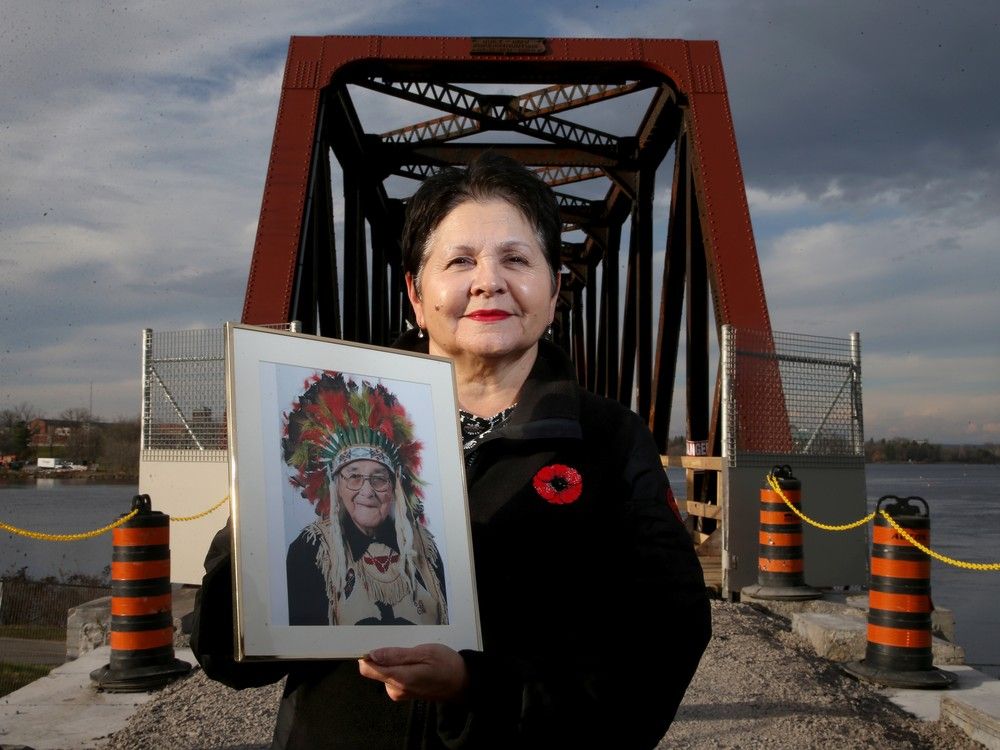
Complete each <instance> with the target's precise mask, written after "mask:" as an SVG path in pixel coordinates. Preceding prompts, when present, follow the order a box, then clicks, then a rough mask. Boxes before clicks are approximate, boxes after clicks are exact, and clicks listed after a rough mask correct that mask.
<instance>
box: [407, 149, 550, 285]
mask: <svg viewBox="0 0 1000 750" xmlns="http://www.w3.org/2000/svg"><path fill="white" fill-rule="evenodd" d="M493 199H500V200H504V201H507V203H509V204H510V205H512V206H514V207H515V208H516V209H517V210H518V211H520V212H521V214H522V215H523V216H524V218H525V219H527V221H528V224H530V225H531V228H532V229H534V230H535V233H536V234H537V235H538V242H539V244H540V245H541V248H542V252H543V253H545V257H546V259H547V260H548V262H549V267H550V268H551V269H552V280H553V283H555V279H556V278H557V277H558V275H559V269H560V267H561V264H562V261H561V259H560V250H561V247H562V242H561V233H562V221H561V219H560V218H559V206H558V204H557V203H556V197H555V195H554V194H553V192H552V189H551V188H550V187H549V186H548V185H546V184H545V183H544V182H543V181H542V179H541V178H540V177H539V176H538V175H537V174H535V173H534V172H532V171H531V170H530V169H527V168H526V167H525V166H524V165H522V164H521V163H520V162H518V161H517V160H515V159H511V158H510V157H509V156H503V155H502V154H497V153H495V152H492V151H485V152H483V153H482V154H480V155H479V156H477V157H476V158H475V159H473V160H472V162H470V163H469V166H468V167H467V168H466V169H455V168H454V167H449V168H447V169H444V170H442V171H440V172H438V173H437V174H435V175H432V176H431V177H428V178H427V179H426V180H424V183H423V184H422V185H421V186H420V187H419V188H418V189H417V192H416V193H414V194H413V197H412V198H410V200H409V202H408V203H407V206H406V223H405V224H404V225H403V237H402V249H403V271H405V272H406V273H409V274H412V275H413V278H414V280H415V281H417V282H419V278H420V271H421V269H422V268H423V260H424V253H425V252H426V250H427V242H428V240H429V239H430V236H431V234H432V233H433V232H434V230H435V229H436V228H437V226H438V224H440V223H441V221H442V220H444V218H445V217H446V216H447V215H448V214H449V213H451V211H452V210H453V209H455V208H456V207H457V206H458V205H459V204H462V203H465V202H466V201H470V200H471V201H488V200H493ZM417 291H418V292H419V291H420V288H419V283H418V284H417Z"/></svg>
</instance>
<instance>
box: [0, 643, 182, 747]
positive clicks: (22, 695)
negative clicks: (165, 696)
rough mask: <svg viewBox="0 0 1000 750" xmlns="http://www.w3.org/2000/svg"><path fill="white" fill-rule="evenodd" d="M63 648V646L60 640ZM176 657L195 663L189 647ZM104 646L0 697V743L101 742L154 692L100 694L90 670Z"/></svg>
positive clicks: (102, 658) (101, 658)
mask: <svg viewBox="0 0 1000 750" xmlns="http://www.w3.org/2000/svg"><path fill="white" fill-rule="evenodd" d="M64 648H65V645H64ZM176 653H177V658H178V659H181V660H183V661H186V662H188V663H190V664H194V663H195V661H194V657H193V656H192V654H191V651H190V650H188V649H177V652H176ZM110 655H111V648H110V647H109V646H103V647H101V648H99V649H96V650H94V651H91V652H90V653H87V654H85V655H83V656H81V657H80V658H79V659H76V660H75V661H71V662H67V663H66V664H63V665H62V666H60V667H56V668H55V669H53V670H52V672H51V673H49V675H48V676H47V677H42V678H41V679H39V680H36V681H35V682H33V683H31V684H30V685H26V686H25V687H23V688H21V689H20V690H17V691H15V692H13V693H10V694H9V695H6V696H4V697H3V698H0V748H5V747H8V746H13V747H19V746H27V747H29V748H32V749H33V750H84V749H87V748H98V747H101V745H102V744H103V742H104V740H105V739H106V738H107V737H108V735H110V734H111V733H112V732H116V731H118V730H119V729H121V728H123V727H124V726H125V724H126V723H127V722H128V719H129V717H130V716H131V715H132V714H133V713H134V712H135V710H136V708H138V707H139V706H140V705H141V704H143V703H145V702H146V701H148V700H150V699H152V698H153V697H154V696H155V695H156V693H155V692H150V693H101V692H98V691H97V689H96V688H95V687H94V685H93V683H92V682H91V680H90V673H91V672H92V671H93V670H95V669H98V668H100V667H102V666H104V665H105V664H107V663H108V660H109V658H110Z"/></svg>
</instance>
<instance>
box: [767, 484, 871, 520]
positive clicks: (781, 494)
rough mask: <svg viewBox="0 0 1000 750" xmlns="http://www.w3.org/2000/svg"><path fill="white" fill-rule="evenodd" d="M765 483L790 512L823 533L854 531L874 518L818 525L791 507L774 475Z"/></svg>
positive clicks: (869, 515)
mask: <svg viewBox="0 0 1000 750" xmlns="http://www.w3.org/2000/svg"><path fill="white" fill-rule="evenodd" d="M767 483H768V484H769V485H771V489H772V490H774V491H775V492H777V493H778V497H780V498H781V499H782V500H784V501H785V505H787V506H788V507H789V508H791V510H792V512H793V513H794V514H795V515H797V516H798V517H799V518H801V519H802V520H803V521H805V522H806V523H807V524H809V525H810V526H815V527H816V528H817V529H823V531H850V530H851V529H856V528H858V527H859V526H864V525H865V524H866V523H868V522H869V521H871V520H872V519H874V518H875V513H874V512H872V513H869V514H868V515H867V516H865V517H864V518H859V519H858V520H857V521H854V522H852V523H844V524H841V525H839V526H830V525H829V524H825V523H820V522H819V521H814V520H812V519H811V518H810V517H809V516H807V515H806V514H805V513H803V512H802V511H800V510H799V509H798V508H796V507H795V506H794V505H792V504H791V503H790V502H789V500H788V498H787V497H785V493H784V492H782V491H781V485H780V484H778V480H777V479H775V477H774V474H768V475H767Z"/></svg>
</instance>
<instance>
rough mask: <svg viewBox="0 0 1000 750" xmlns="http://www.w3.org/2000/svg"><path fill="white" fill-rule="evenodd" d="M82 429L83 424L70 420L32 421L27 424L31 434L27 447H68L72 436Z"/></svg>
mask: <svg viewBox="0 0 1000 750" xmlns="http://www.w3.org/2000/svg"><path fill="white" fill-rule="evenodd" d="M91 424H93V423H91ZM84 427H85V423H84V422H78V421H75V420H72V419H47V418H45V417H39V418H38V419H32V420H31V421H30V422H28V430H29V431H30V432H31V437H29V438H28V446H29V447H30V448H65V447H66V446H67V445H69V443H70V440H71V439H72V438H73V435H74V434H75V433H76V432H77V431H79V430H82V429H84Z"/></svg>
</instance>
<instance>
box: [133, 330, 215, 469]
mask: <svg viewBox="0 0 1000 750" xmlns="http://www.w3.org/2000/svg"><path fill="white" fill-rule="evenodd" d="M142 451H143V455H142V457H143V459H144V460H154V461H155V460H184V461H199V460H200V461H225V460H226V381H225V351H224V339H223V331H222V329H221V328H211V329H201V330H192V331H156V332H154V331H152V330H150V329H148V328H147V329H146V330H144V331H143V382H142Z"/></svg>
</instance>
